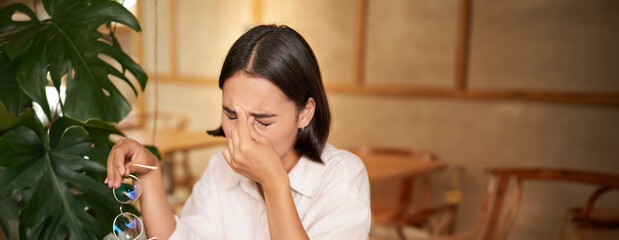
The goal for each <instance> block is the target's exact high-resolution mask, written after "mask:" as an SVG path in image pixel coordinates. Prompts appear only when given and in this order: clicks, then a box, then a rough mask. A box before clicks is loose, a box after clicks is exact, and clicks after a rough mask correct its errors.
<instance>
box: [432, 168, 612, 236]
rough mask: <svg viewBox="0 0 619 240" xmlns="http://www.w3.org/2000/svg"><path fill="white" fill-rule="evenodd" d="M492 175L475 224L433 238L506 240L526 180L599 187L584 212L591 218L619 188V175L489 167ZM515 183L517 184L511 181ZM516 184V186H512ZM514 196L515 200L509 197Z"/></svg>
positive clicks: (591, 196)
mask: <svg viewBox="0 0 619 240" xmlns="http://www.w3.org/2000/svg"><path fill="white" fill-rule="evenodd" d="M487 171H488V172H489V173H490V175H491V178H490V181H489V183H488V188H487V191H486V196H485V197H484V201H483V204H482V207H481V210H480V213H479V215H478V219H477V223H476V224H475V226H474V227H473V228H472V229H470V230H468V231H466V232H463V233H459V234H456V235H453V236H445V237H439V238H432V239H436V240H438V239H442V240H454V239H484V240H490V239H492V240H495V239H505V238H506V237H507V236H508V234H509V231H510V229H511V227H512V225H513V223H514V220H515V218H516V213H517V211H518V209H519V207H520V200H521V196H522V194H523V187H522V183H523V182H524V181H561V182H573V183H581V184H589V185H594V186H597V189H596V190H595V191H594V192H593V193H592V194H591V195H590V197H589V200H587V203H586V204H585V206H584V208H583V211H582V212H581V216H580V219H584V220H587V219H589V218H590V216H589V214H590V212H591V208H592V206H593V204H594V203H595V201H596V200H597V199H598V198H599V196H600V195H601V194H602V193H604V192H606V191H607V190H608V189H619V174H615V173H604V172H594V171H585V170H573V169H558V168H489V169H487ZM512 182H514V183H515V184H511V183H512ZM512 186H515V187H512ZM508 196H511V201H507V200H506V198H507V197H508Z"/></svg>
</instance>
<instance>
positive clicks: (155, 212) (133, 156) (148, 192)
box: [105, 139, 176, 239]
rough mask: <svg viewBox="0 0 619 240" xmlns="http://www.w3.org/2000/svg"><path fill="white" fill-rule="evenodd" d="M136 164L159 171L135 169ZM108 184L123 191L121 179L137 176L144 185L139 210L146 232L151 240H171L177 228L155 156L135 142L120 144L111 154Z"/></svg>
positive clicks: (124, 140)
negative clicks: (131, 174)
mask: <svg viewBox="0 0 619 240" xmlns="http://www.w3.org/2000/svg"><path fill="white" fill-rule="evenodd" d="M133 164H144V165H148V166H156V167H157V169H156V170H150V169H146V168H141V167H135V166H133ZM107 166H108V172H107V179H106V181H105V183H107V184H108V186H109V187H110V188H118V187H120V181H121V179H122V177H121V176H128V175H129V174H130V173H133V174H135V175H136V176H137V177H138V178H139V179H140V181H141V182H142V187H143V188H142V195H141V196H140V198H139V199H140V209H141V212H142V219H143V221H144V228H145V230H146V234H147V235H148V236H149V237H157V238H158V239H168V238H169V237H170V235H172V232H174V229H175V227H176V221H175V220H174V215H173V213H172V208H171V207H170V204H169V203H168V200H167V196H166V193H165V189H164V187H163V178H162V175H161V169H160V168H159V161H158V160H157V157H155V155H154V154H152V153H151V152H150V151H148V149H146V148H145V147H144V146H142V145H141V144H140V143H138V142H136V141H135V140H133V139H121V140H118V142H117V143H116V145H114V147H113V148H112V150H111V151H110V155H109V156H108V161H107Z"/></svg>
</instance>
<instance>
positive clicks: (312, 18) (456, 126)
mask: <svg viewBox="0 0 619 240" xmlns="http://www.w3.org/2000/svg"><path fill="white" fill-rule="evenodd" d="M144 2H146V1H144ZM176 2H177V3H178V6H177V7H176V9H177V12H176V15H177V17H178V19H177V22H178V23H179V24H180V25H179V26H178V27H177V28H176V29H177V32H176V34H178V39H177V46H176V47H175V48H171V47H170V45H169V44H170V40H169V36H170V34H174V33H170V32H169V31H168V32H166V31H165V30H160V34H162V35H161V36H160V37H161V38H162V39H160V40H159V44H160V47H157V48H156V49H159V53H158V55H159V60H158V61H159V63H160V64H161V65H160V66H159V71H160V72H161V73H164V74H167V73H169V72H170V71H171V69H172V68H171V67H170V65H171V64H172V63H170V62H169V56H171V53H170V51H171V49H177V50H178V52H177V56H178V63H177V64H178V65H177V69H178V70H179V73H180V74H181V75H183V76H185V77H186V76H191V77H196V76H197V77H200V78H202V79H204V83H199V82H198V83H188V82H174V81H163V82H159V109H160V111H166V112H179V113H183V114H187V115H188V116H189V117H190V118H191V123H190V126H189V128H191V129H197V130H205V129H212V128H215V127H217V126H218V124H219V121H220V114H221V113H220V112H221V109H220V101H221V100H220V97H221V96H220V92H219V90H218V88H217V87H216V86H215V85H214V84H212V83H208V79H215V78H216V77H217V73H218V71H219V67H220V65H221V61H222V59H223V57H224V56H225V52H226V51H227V49H228V48H229V46H230V45H231V44H232V42H233V41H234V39H236V38H237V37H238V36H239V35H240V34H241V33H242V32H243V30H244V29H245V28H246V27H247V26H250V25H251V24H252V23H251V19H252V17H251V16H250V15H251V14H252V13H251V12H252V11H251V8H252V5H251V4H252V1H234V2H229V1H226V3H223V1H222V2H217V1H184V0H183V1H176ZM263 2H264V19H265V20H266V21H267V22H276V23H286V24H290V25H291V26H292V27H294V28H296V29H297V30H298V31H299V32H301V34H303V35H305V36H306V37H307V39H308V41H309V42H310V44H311V45H312V46H313V48H314V50H315V52H316V54H317V57H318V59H319V63H320V64H321V67H322V70H323V73H324V77H325V82H327V83H352V82H354V79H352V78H353V74H352V71H353V65H354V64H353V61H354V47H353V45H354V27H355V26H354V20H355V19H354V17H355V13H356V7H357V6H356V5H355V4H356V1H336V2H332V1H318V2H316V3H314V1H301V0H298V1H283V2H281V3H280V2H279V1H275V0H269V1H263ZM473 2H474V7H473V28H472V34H473V37H472V43H471V59H470V60H471V62H470V74H469V79H470V82H469V84H470V86H471V87H472V88H483V89H486V88H498V89H546V90H564V89H568V90H601V91H615V92H617V91H619V81H618V80H617V79H619V71H617V70H616V65H617V63H618V62H619V31H617V30H616V29H618V27H619V15H618V14H616V13H617V12H618V11H619V1H615V0H597V1H582V0H543V1H540V0H527V1H489V0H483V1H482V0H479V1H473ZM167 3H168V2H167V1H160V3H159V4H160V11H162V10H161V9H163V8H164V7H163V6H164V5H166V4H167ZM142 4H143V12H142V13H141V14H142V15H143V20H142V21H143V22H142V23H143V25H144V33H143V36H144V37H145V44H144V48H145V49H144V51H145V59H146V60H145V67H146V68H147V69H148V70H149V71H152V69H153V68H152V67H151V66H153V61H152V56H154V54H153V52H152V50H153V49H155V46H154V45H153V41H152V38H153V36H154V35H153V26H154V25H153V23H152V22H150V21H152V19H153V17H152V15H151V16H149V11H151V12H152V11H153V10H152V6H149V4H147V3H142ZM369 7H370V8H369V17H370V18H369V23H368V29H369V34H370V35H369V36H368V49H367V53H368V60H367V63H366V64H367V66H368V67H367V68H366V72H365V73H366V75H367V77H368V78H367V79H366V80H367V83H368V85H373V84H374V85H376V84H390V85H394V86H399V85H410V86H441V87H450V86H453V85H452V83H451V81H452V79H453V77H454V76H453V74H454V71H453V63H454V51H455V36H456V34H455V29H456V25H455V24H456V23H455V21H456V17H455V14H456V12H457V10H456V8H457V1H455V0H450V1H432V0H425V1H424V0H417V1H408V0H399V1H377V0H371V1H369ZM149 9H150V10H149ZM297 12H298V14H294V13H297ZM166 16H167V13H166V12H165V11H163V12H162V13H160V19H159V21H160V23H159V25H160V26H162V27H166V26H167V25H166V24H167V23H166V22H168V20H166V19H167V18H166ZM351 18H353V19H351ZM166 39H168V40H166ZM152 80H153V79H151V82H150V83H149V84H150V85H149V86H148V89H147V93H146V95H145V103H146V110H150V109H153V107H154V101H153V98H154V96H155V94H154V92H153V91H154V89H155V88H154V86H155V83H154V82H152ZM328 97H329V100H330V103H331V107H332V111H333V126H332V132H331V137H330V139H329V141H330V142H331V143H332V144H334V145H336V146H339V147H345V146H352V145H379V146H397V147H410V148H416V149H428V150H432V151H435V152H436V153H438V155H439V156H440V157H441V158H442V159H443V160H445V161H447V162H448V163H449V164H450V165H452V166H460V167H463V168H464V174H463V175H462V177H461V183H462V185H461V187H462V190H463V192H464V199H463V202H462V204H461V205H460V208H459V213H458V221H457V227H458V230H460V231H462V230H466V229H467V228H469V227H471V226H472V225H473V223H474V220H475V217H476V213H477V211H478V209H479V206H480V204H481V196H482V195H483V191H484V189H485V186H486V183H487V176H486V175H485V174H484V172H483V169H484V168H485V167H489V166H552V167H568V168H583V169H591V170H600V171H608V172H614V173H619V147H618V146H617V144H618V143H619V108H617V107H608V106H596V105H579V104H559V103H545V102H528V101H516V100H461V99H452V98H439V97H435V98H422V97H401V96H400V97H396V96H376V95H363V94H350V93H341V92H332V91H329V92H328ZM209 154H210V152H209V153H207V152H197V153H194V154H193V155H192V156H193V163H192V164H194V165H195V166H196V172H199V169H203V167H204V166H206V161H207V160H208V155H209ZM435 180H436V183H437V186H436V187H437V190H438V191H437V194H436V196H437V200H440V195H441V194H442V191H444V190H446V188H447V186H448V182H447V174H446V171H445V172H443V173H441V174H438V175H437V176H436V177H435ZM525 189H526V190H525V195H524V200H523V201H524V202H523V205H522V206H523V207H522V209H521V211H520V212H519V216H518V220H517V221H516V225H515V227H514V229H513V235H512V236H511V237H510V239H552V238H554V236H555V235H556V232H557V231H558V226H559V222H560V217H561V213H562V211H563V209H564V208H565V206H567V205H576V204H582V203H583V202H584V201H585V194H588V193H589V192H590V191H592V190H593V189H588V188H583V187H571V186H567V185H556V184H549V183H531V184H529V183H525ZM605 202H606V203H607V204H610V205H614V206H615V207H617V206H619V204H617V202H619V196H618V195H617V194H615V195H613V196H610V197H609V198H608V199H606V200H605Z"/></svg>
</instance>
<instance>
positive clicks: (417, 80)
mask: <svg viewBox="0 0 619 240" xmlns="http://www.w3.org/2000/svg"><path fill="white" fill-rule="evenodd" d="M457 6H458V4H457V1H456V0H448V1H433V0H416V1H410V0H393V1H379V0H370V1H369V7H368V12H369V14H368V30H367V39H368V40H367V48H366V49H367V60H366V74H365V76H366V80H365V82H366V83H367V84H368V85H389V86H401V85H405V86H435V87H436V86H441V87H453V85H454V83H453V82H454V80H453V79H454V57H455V47H456V27H457V21H456V20H457Z"/></svg>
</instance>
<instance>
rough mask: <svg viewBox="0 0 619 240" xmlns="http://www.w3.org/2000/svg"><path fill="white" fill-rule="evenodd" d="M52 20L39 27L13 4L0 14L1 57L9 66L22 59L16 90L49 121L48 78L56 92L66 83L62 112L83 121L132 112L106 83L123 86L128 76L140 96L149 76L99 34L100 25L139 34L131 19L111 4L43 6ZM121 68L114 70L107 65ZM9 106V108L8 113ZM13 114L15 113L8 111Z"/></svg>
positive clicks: (63, 1)
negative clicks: (22, 17)
mask: <svg viewBox="0 0 619 240" xmlns="http://www.w3.org/2000/svg"><path fill="white" fill-rule="evenodd" d="M43 4H44V6H45V9H46V10H47V12H48V13H49V15H50V16H51V18H50V19H46V20H43V21H40V20H39V19H36V16H35V15H34V14H33V13H32V11H31V10H29V9H28V8H27V7H26V6H25V5H21V4H14V5H10V6H9V7H7V8H4V9H2V10H0V29H7V31H6V32H3V33H0V51H3V52H6V53H7V55H8V56H9V58H10V59H11V60H13V59H17V58H18V57H19V58H20V67H19V69H18V70H17V74H16V75H17V81H18V82H19V86H20V87H21V89H22V90H23V92H25V93H26V94H27V96H28V97H30V98H32V99H33V100H34V101H35V102H37V103H39V105H41V106H42V108H43V110H44V112H45V114H46V115H47V117H48V118H49V119H52V115H51V110H50V106H49V104H48V103H47V96H46V95H45V90H44V89H45V86H47V85H48V78H47V77H48V76H49V77H50V80H52V82H53V85H54V86H56V88H57V89H59V86H60V83H61V79H63V78H66V79H67V93H66V94H67V95H66V99H65V103H64V106H63V109H62V112H63V113H64V115H65V116H70V117H73V118H76V119H79V120H81V121H86V120H88V119H95V118H96V119H102V120H104V121H109V122H119V121H120V120H122V119H123V118H124V117H125V116H126V115H127V114H128V113H129V112H130V111H131V107H130V104H129V103H128V101H127V100H126V98H125V97H124V96H123V95H122V94H121V93H120V91H119V90H118V88H117V87H116V86H115V85H114V84H113V83H112V81H111V80H110V76H115V77H118V78H120V79H122V80H124V82H125V84H128V85H129V86H130V87H131V88H133V89H134V93H136V94H137V91H136V86H134V83H133V82H132V81H130V80H129V79H128V78H127V77H126V74H127V73H131V75H133V76H134V77H135V79H136V80H137V82H138V85H139V87H140V88H141V89H142V90H144V88H145V86H146V81H147V76H146V74H145V73H144V70H143V69H142V68H141V67H140V66H139V65H138V64H136V63H135V62H134V61H133V60H132V59H131V58H130V57H129V56H127V55H126V54H125V53H124V52H123V51H122V50H121V48H120V46H119V45H118V44H115V43H117V40H116V39H115V36H114V35H113V34H104V33H102V32H101V31H99V29H100V27H101V26H103V25H109V23H111V22H117V23H120V24H124V25H126V26H129V27H130V28H133V29H134V30H136V31H140V26H139V23H138V21H137V19H135V17H134V16H133V15H132V14H131V13H130V12H129V11H127V10H126V9H125V8H124V7H123V6H122V5H120V4H118V3H117V2H114V1H110V0H45V1H43ZM15 12H23V13H25V14H26V15H28V16H29V17H30V18H31V19H30V20H27V21H15V20H13V19H12V18H11V16H12V15H13V14H14V13H15ZM101 55H104V56H107V57H106V59H111V61H112V62H117V63H119V64H120V69H116V68H115V67H114V66H113V65H112V64H111V63H109V62H108V61H104V60H102V59H101ZM12 108H13V105H11V109H12ZM11 112H14V111H13V110H11Z"/></svg>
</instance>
